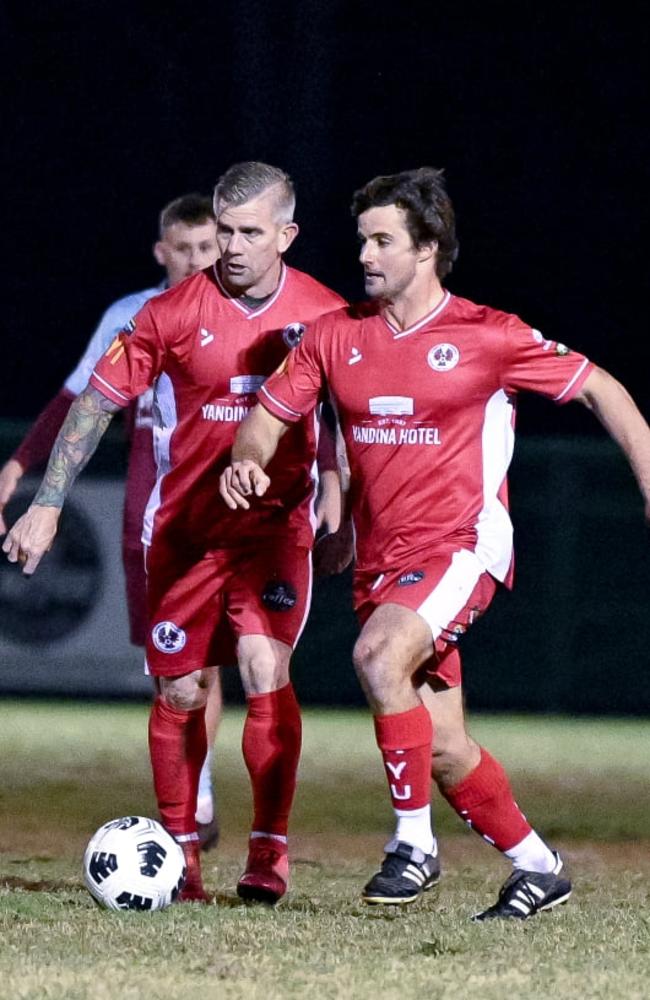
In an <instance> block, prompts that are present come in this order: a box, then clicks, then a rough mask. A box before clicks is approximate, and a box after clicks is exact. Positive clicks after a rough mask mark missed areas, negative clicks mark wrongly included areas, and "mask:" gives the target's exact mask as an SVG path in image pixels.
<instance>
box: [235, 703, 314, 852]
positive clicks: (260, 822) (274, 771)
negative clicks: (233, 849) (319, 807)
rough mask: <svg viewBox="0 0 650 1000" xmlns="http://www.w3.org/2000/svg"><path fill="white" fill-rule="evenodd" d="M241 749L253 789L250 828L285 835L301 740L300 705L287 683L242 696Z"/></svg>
mask: <svg viewBox="0 0 650 1000" xmlns="http://www.w3.org/2000/svg"><path fill="white" fill-rule="evenodd" d="M246 700H247V702H248V714H247V716H246V722H245V723H244V732H243V736H242V749H243V751H244V760H245V761H246V767H247V768H248V773H249V775H250V779H251V785H252V789H253V810H254V814H253V827H252V828H253V830H257V831H259V832H260V833H274V834H276V835H278V836H283V837H286V835H287V829H288V825H289V812H290V811H291V804H292V802H293V796H294V793H295V790H296V773H297V771H298V760H299V759H300V748H301V744H302V720H301V718H300V706H299V705H298V702H297V700H296V696H295V693H294V690H293V686H292V685H291V684H286V685H285V686H284V687H283V688H280V690H279V691H270V692H269V693H268V694H253V695H249V696H248V698H247V699H246Z"/></svg>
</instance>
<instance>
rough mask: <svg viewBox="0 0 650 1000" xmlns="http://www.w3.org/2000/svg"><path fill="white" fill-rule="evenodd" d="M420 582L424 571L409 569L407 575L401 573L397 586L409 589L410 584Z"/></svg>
mask: <svg viewBox="0 0 650 1000" xmlns="http://www.w3.org/2000/svg"><path fill="white" fill-rule="evenodd" d="M420 580H424V570H421V569H411V570H409V571H408V573H402V575H401V576H400V578H399V580H398V581H397V586H398V587H410V585H411V584H412V583H419V582H420Z"/></svg>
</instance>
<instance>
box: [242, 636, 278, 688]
mask: <svg viewBox="0 0 650 1000" xmlns="http://www.w3.org/2000/svg"><path fill="white" fill-rule="evenodd" d="M239 671H240V674H241V679H242V684H243V686H244V690H245V691H246V693H247V694H260V693H262V692H265V691H276V690H278V688H281V687H284V685H285V684H288V683H289V657H288V656H279V655H278V654H277V652H276V651H274V650H273V649H270V648H264V647H263V648H258V649H253V650H250V651H249V652H247V654H246V655H245V656H241V655H240V659H239Z"/></svg>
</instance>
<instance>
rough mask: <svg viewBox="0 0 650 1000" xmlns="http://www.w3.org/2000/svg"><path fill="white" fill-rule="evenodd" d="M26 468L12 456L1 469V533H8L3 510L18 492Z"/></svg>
mask: <svg viewBox="0 0 650 1000" xmlns="http://www.w3.org/2000/svg"><path fill="white" fill-rule="evenodd" d="M24 471H25V470H24V469H23V467H22V465H21V464H20V462H17V461H16V459H15V458H10V459H9V461H8V462H5V464H4V465H3V466H2V468H1V469H0V535H4V534H6V531H7V524H6V522H5V519H4V517H3V511H4V509H5V507H6V505H7V504H8V503H9V501H10V500H11V498H12V496H13V495H14V493H15V492H16V487H17V486H18V483H19V482H20V480H21V479H22V477H23V473H24Z"/></svg>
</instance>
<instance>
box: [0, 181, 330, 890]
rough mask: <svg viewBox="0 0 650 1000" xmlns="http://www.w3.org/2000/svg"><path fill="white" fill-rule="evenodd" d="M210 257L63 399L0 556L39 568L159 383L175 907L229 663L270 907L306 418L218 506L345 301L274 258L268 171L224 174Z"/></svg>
mask: <svg viewBox="0 0 650 1000" xmlns="http://www.w3.org/2000/svg"><path fill="white" fill-rule="evenodd" d="M214 204H215V213H216V216H217V241H218V244H219V250H220V260H219V261H218V262H217V264H216V265H214V266H212V267H210V268H207V269H205V270H203V271H201V272H200V273H199V274H196V275H194V276H193V277H190V278H188V279H187V280H186V281H184V282H182V283H181V284H179V285H177V286H176V287H174V288H171V289H169V290H168V291H166V292H164V293H163V294H162V295H160V296H157V297H156V298H154V299H151V300H150V301H149V302H148V303H147V304H146V305H145V306H144V308H143V309H142V310H141V311H140V313H139V314H138V316H137V319H136V321H135V323H132V324H130V328H129V329H127V330H125V331H123V332H122V333H121V334H120V335H119V336H118V337H117V338H116V339H115V340H114V341H113V343H112V344H111V345H110V347H109V348H108V350H107V351H106V353H105V354H104V356H103V358H102V359H101V360H100V362H99V363H98V365H97V366H96V368H95V370H94V372H93V374H92V376H91V378H90V383H89V385H88V387H87V389H86V390H84V391H83V392H82V393H81V394H80V395H79V396H78V397H77V399H76V400H75V402H74V403H73V404H72V406H71V408H70V411H69V413H68V416H67V418H66V421H65V423H64V424H63V427H62V429H61V432H60V434H59V437H58V438H57V441H56V443H55V445H54V449H53V451H52V455H51V457H50V461H49V464H48V468H47V470H46V473H45V478H44V480H43V483H42V485H41V487H40V489H39V491H38V493H37V494H36V497H35V499H34V503H33V504H32V506H31V507H30V508H29V510H28V511H27V512H26V514H25V515H24V516H23V517H22V518H21V519H20V520H19V521H18V522H17V523H16V525H14V527H13V529H12V531H11V532H10V533H9V535H8V536H7V539H6V540H5V543H4V549H5V551H6V552H7V553H8V557H9V560H10V561H12V562H16V561H20V562H21V563H22V564H23V567H24V571H25V572H26V573H32V572H33V571H34V569H35V568H36V566H37V565H38V562H39V560H40V559H41V557H42V555H43V554H44V553H45V552H46V551H47V549H48V548H49V546H50V545H51V544H52V540H53V538H54V535H55V533H56V526H57V522H58V519H59V515H60V510H61V505H62V503H63V500H64V497H65V495H66V493H67V491H68V489H69V487H70V485H71V483H72V481H73V479H74V476H75V475H76V474H77V473H78V472H79V471H80V470H81V468H82V467H83V465H84V464H85V462H86V461H87V460H88V457H89V456H90V454H91V453H92V451H93V450H94V448H95V447H96V444H97V442H98V440H99V438H100V437H101V434H102V433H103V431H104V429H105V428H106V426H107V425H108V423H109V421H110V419H111V417H112V415H113V413H114V412H115V411H116V410H118V409H120V408H121V407H123V406H125V405H126V404H128V403H129V401H130V400H131V399H133V398H134V397H135V396H138V395H140V394H141V393H142V392H143V391H145V389H146V388H148V387H149V386H150V385H151V384H152V383H154V382H155V399H154V435H155V438H156V442H157V453H158V456H159V475H158V480H157V483H156V488H155V490H154V494H153V498H152V500H153V502H152V503H151V504H150V505H149V509H148V511H147V518H146V521H145V538H146V541H147V543H148V551H147V573H148V577H147V602H148V618H149V628H148V635H147V644H146V654H147V662H148V665H149V669H150V671H151V673H152V674H153V675H154V676H155V677H156V678H157V681H158V685H159V696H158V698H157V699H156V701H155V703H154V705H153V709H152V713H151V719H150V726H149V734H150V750H151V761H152V767H153V776H154V786H155V790H156V795H157V798H158V805H159V808H160V814H161V817H162V820H163V823H164V825H165V826H166V828H167V829H168V830H169V831H170V832H171V833H172V834H173V835H174V836H175V837H176V839H177V840H178V841H179V843H181V844H182V846H183V850H184V852H185V855H186V859H187V865H188V878H187V881H186V884H185V887H184V889H183V892H182V898H183V899H185V900H188V899H190V900H191V899H196V900H205V899H206V896H205V892H204V889H203V884H202V879H201V871H200V856H199V851H198V837H197V832H196V823H195V818H194V803H195V801H196V791H197V783H198V777H199V771H200V769H201V764H202V763H203V760H204V758H205V752H206V737H205V723H204V714H205V702H206V689H207V687H208V686H209V684H210V680H211V677H212V675H213V673H214V671H215V669H216V668H215V664H217V663H222V664H223V663H229V662H232V660H233V659H234V657H235V654H236V659H237V661H238V664H239V669H240V673H241V678H242V683H243V686H244V690H245V692H246V696H247V701H248V713H247V717H246V722H245V725H244V733H243V752H244V758H245V761H246V765H247V767H248V771H249V774H250V778H251V784H252V790H253V807H254V818H253V827H252V832H251V837H250V842H249V853H248V861H247V864H246V870H245V872H244V873H243V875H242V877H241V879H240V880H239V883H238V893H239V895H240V896H241V897H243V898H244V899H251V900H259V901H265V902H271V903H273V902H275V901H277V900H278V899H279V898H280V897H281V896H282V895H283V894H284V892H285V891H286V887H287V880H288V872H289V866H288V858H287V827H288V817H289V811H290V808H291V804H292V801H293V795H294V791H295V782H296V770H297V765H298V758H299V753H300V743H301V720H300V711H299V708H298V703H297V701H296V698H295V694H294V691H293V687H292V685H291V682H290V678H289V660H290V656H291V651H292V648H293V646H294V645H295V643H296V641H297V639H298V637H299V635H300V633H301V631H302V628H303V626H304V623H305V620H306V617H307V611H308V607H309V600H310V595H311V553H310V549H311V545H312V543H313V537H314V529H315V527H316V524H317V520H316V517H315V516H314V509H313V508H314V490H313V466H314V463H315V451H316V433H317V419H316V412H314V413H312V414H311V415H310V416H309V418H308V419H307V420H305V421H303V422H302V423H301V424H300V425H299V426H297V427H296V428H295V429H293V431H292V432H290V433H289V434H288V435H287V436H286V438H285V441H284V442H283V446H282V448H281V453H280V454H279V455H278V459H277V462H276V470H277V476H276V480H277V486H276V488H274V489H272V490H270V491H269V492H268V493H267V496H266V498H265V500H264V501H263V502H262V503H261V504H260V505H259V507H258V510H257V511H256V515H255V516H254V517H252V518H249V519H247V521H246V523H244V522H243V521H242V520H241V518H239V517H237V515H236V514H233V513H232V512H231V511H228V510H227V509H226V508H225V506H224V505H223V504H222V503H221V502H220V501H219V497H218V487H219V476H220V474H221V471H222V470H223V469H224V468H225V466H226V465H227V464H228V462H229V460H230V449H231V446H232V442H233V439H234V435H235V431H236V428H237V426H238V423H239V421H240V420H241V419H242V418H243V416H244V415H245V414H246V413H247V411H248V409H249V408H250V407H251V406H252V405H253V403H254V401H255V395H254V393H255V392H256V390H257V389H259V387H260V385H261V384H262V383H263V382H264V379H265V378H266V377H267V376H268V375H269V374H270V373H271V372H272V371H274V369H275V368H276V367H277V366H278V364H279V363H280V362H281V361H282V359H283V358H284V357H285V356H286V354H287V352H288V351H289V350H290V349H291V348H292V347H294V346H295V345H296V344H297V343H298V342H299V340H300V338H301V336H302V332H303V329H304V325H305V324H306V323H309V322H311V321H312V320H314V319H316V317H318V316H319V315H321V314H322V313H324V312H328V311H331V310H332V309H337V308H339V307H340V305H341V304H342V302H343V300H342V299H341V298H340V296H338V295H336V294H335V293H334V292H332V291H330V290H329V289H328V288H325V287H324V286H323V285H321V284H320V283H319V282H317V281H315V280H314V279H313V278H311V277H309V276H308V275H306V274H303V273H302V272H300V271H297V270H295V269H293V268H289V267H286V266H285V264H284V263H283V259H282V257H283V254H284V252H285V251H286V250H287V249H288V248H289V246H290V245H291V243H292V242H293V240H294V239H295V237H296V235H297V232H298V227H297V225H296V224H295V222H294V221H293V213H294V205H295V196H294V191H293V185H292V183H291V180H290V178H289V177H288V176H287V175H286V174H285V173H284V172H283V171H282V170H279V169H278V168H277V167H271V166H268V165H266V164H263V163H257V162H249V163H243V164H238V165H235V166H234V167H231V168H230V169H229V170H228V171H227V172H226V173H225V174H224V176H223V177H222V178H221V179H220V180H219V182H218V183H217V187H216V189H215V202H214Z"/></svg>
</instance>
